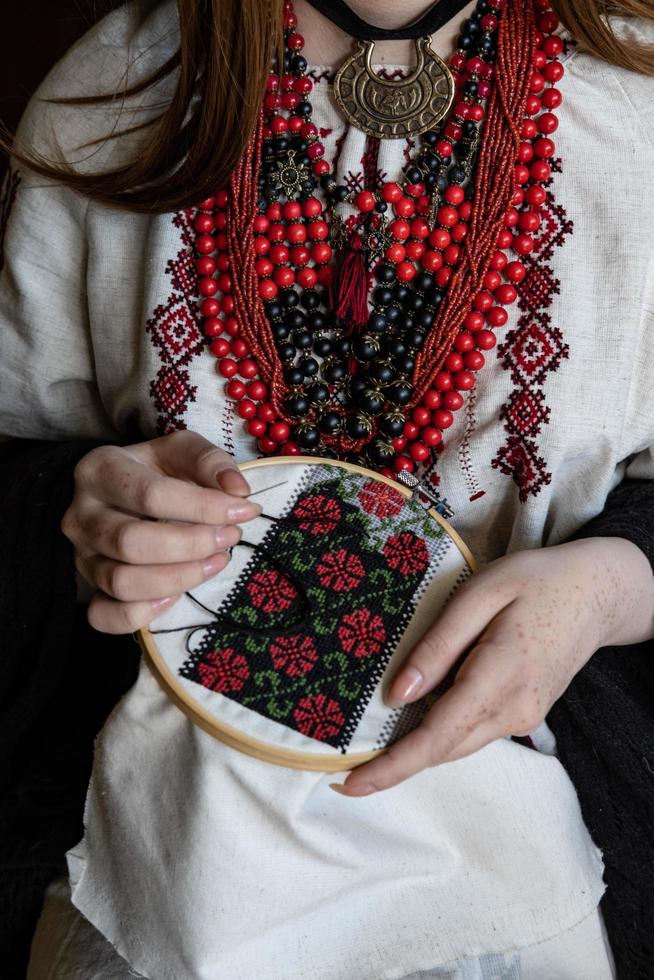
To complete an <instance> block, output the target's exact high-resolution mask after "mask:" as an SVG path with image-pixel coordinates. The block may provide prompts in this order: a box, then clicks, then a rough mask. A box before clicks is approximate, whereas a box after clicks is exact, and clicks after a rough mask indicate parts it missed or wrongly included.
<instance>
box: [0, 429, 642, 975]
mask: <svg viewBox="0 0 654 980" xmlns="http://www.w3.org/2000/svg"><path fill="white" fill-rule="evenodd" d="M92 445H93V444H91V443H82V442H79V443H77V442H76V443H60V444H50V443H35V442H25V441H17V442H15V443H10V444H5V445H0V504H1V507H0V515H1V516H0V520H1V528H0V530H1V532H2V537H1V538H0V542H1V550H0V636H1V637H2V638H3V639H2V641H0V642H2V654H1V656H0V962H1V963H2V964H3V976H6V977H8V978H10V980H13V978H16V980H19V978H21V980H22V978H23V977H24V976H25V965H26V962H27V957H28V953H29V944H30V940H31V936H32V932H33V930H34V926H35V924H36V919H37V917H38V914H39V911H40V907H41V903H42V898H43V892H44V889H45V887H46V885H47V884H48V882H49V881H50V880H51V879H52V878H53V877H55V876H56V875H57V874H59V873H60V872H61V871H62V870H63V869H64V854H65V852H66V850H67V849H68V848H70V847H72V846H73V845H74V844H75V843H76V842H77V841H78V840H79V838H80V837H81V834H82V813H83V803H84V796H85V792H86V787H87V783H88V779H89V775H90V768H91V760H92V750H93V739H94V736H95V734H96V733H97V731H98V730H99V729H100V728H101V727H102V724H103V722H104V720H105V718H106V716H107V714H108V712H109V711H110V710H111V708H112V706H113V705H114V704H115V703H116V702H117V701H118V699H119V698H120V697H121V695H122V694H123V693H124V692H125V691H126V690H128V689H129V687H130V686H131V685H132V684H133V682H134V680H135V677H136V670H137V664H138V648H137V646H136V644H135V642H134V640H133V639H132V638H130V637H127V638H125V637H109V636H103V635H102V634H98V633H95V632H94V631H92V630H91V629H90V627H89V626H88V624H87V623H86V619H85V615H84V610H83V609H80V608H79V607H78V606H77V604H76V603H75V586H74V567H73V562H72V549H71V547H70V545H69V544H68V542H67V541H66V540H65V538H64V537H63V535H62V534H61V532H60V530H59V523H60V521H61V517H62V516H63V513H64V511H65V509H66V507H67V506H68V503H69V502H70V499H71V497H72V489H73V479H72V473H73V469H74V466H75V464H76V463H77V461H78V459H79V458H81V456H82V455H84V454H85V453H86V452H87V451H88V450H89V449H90V448H92ZM584 536H585V537H593V536H613V537H616V536H617V537H625V538H628V539H629V540H631V541H633V542H634V543H635V544H636V545H637V546H638V547H639V548H641V550H642V551H643V552H644V553H645V554H646V555H647V557H648V558H649V560H650V562H653V563H654V483H650V482H648V481H635V480H631V481H625V482H624V483H623V484H622V485H621V486H620V487H618V488H617V489H616V490H615V491H614V492H613V493H612V494H611V495H610V496H609V498H608V500H607V503H606V507H605V510H604V511H603V513H602V514H601V515H599V516H598V517H597V518H596V519H595V520H593V521H591V522H590V523H589V524H588V525H586V526H585V527H584V528H583V529H582V531H581V532H580V533H579V534H578V535H576V537H584ZM653 647H654V644H652V643H648V644H641V645H638V646H633V647H618V648H615V649H605V650H600V651H598V653H596V654H595V656H594V657H593V659H592V660H591V661H590V663H589V664H588V665H587V666H586V667H585V668H584V669H583V670H582V671H581V673H580V674H579V675H578V676H577V677H576V678H575V680H574V681H573V683H572V684H571V685H570V688H569V689H568V691H567V692H566V694H565V695H564V697H563V698H562V699H561V700H560V701H559V702H558V703H557V704H556V705H555V707H554V708H553V709H552V712H551V713H550V715H549V717H548V721H549V723H550V725H551V726H552V728H553V730H554V732H555V734H556V737H557V740H558V745H559V754H560V757H561V760H562V762H563V764H564V765H565V766H566V768H567V770H568V772H569V773H570V776H571V778H572V780H573V782H574V783H575V785H576V787H577V791H578V793H579V797H580V800H581V806H582V810H583V813H584V818H585V820H586V822H587V824H588V826H589V828H590V830H591V833H592V834H593V837H594V839H595V841H596V842H597V844H598V845H599V846H600V847H601V848H602V849H603V851H604V858H605V861H606V869H607V870H606V878H607V883H608V890H607V894H606V896H605V898H604V900H603V912H604V916H605V919H606V923H607V929H608V932H609V939H610V941H611V945H612V947H613V950H614V954H615V957H616V963H617V967H618V976H619V978H620V980H651V978H653V977H654V948H653V946H654V944H653V937H654V916H653V907H654V901H653V898H654V843H653V839H652V838H653V835H652V827H653V826H654V649H653Z"/></svg>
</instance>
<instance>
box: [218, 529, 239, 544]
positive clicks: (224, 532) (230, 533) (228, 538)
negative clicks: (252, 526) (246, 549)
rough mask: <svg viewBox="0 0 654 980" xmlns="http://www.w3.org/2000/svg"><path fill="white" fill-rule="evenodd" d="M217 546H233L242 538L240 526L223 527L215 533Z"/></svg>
mask: <svg viewBox="0 0 654 980" xmlns="http://www.w3.org/2000/svg"><path fill="white" fill-rule="evenodd" d="M214 540H215V542H216V547H217V548H220V549H223V548H233V547H234V545H235V544H238V542H239V541H240V540H241V530H240V528H238V527H221V528H218V529H217V530H216V531H215V533H214Z"/></svg>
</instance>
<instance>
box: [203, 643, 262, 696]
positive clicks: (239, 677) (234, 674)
mask: <svg viewBox="0 0 654 980" xmlns="http://www.w3.org/2000/svg"><path fill="white" fill-rule="evenodd" d="M198 674H199V675H200V682H201V684H202V685H203V686H204V687H208V688H209V690H210V691H217V692H218V693H219V694H228V693H230V692H232V691H240V690H241V688H242V687H243V686H244V685H245V682H246V681H247V679H248V677H249V676H250V668H249V666H248V662H247V660H246V659H245V657H244V656H242V654H240V653H236V651H235V650H232V649H231V647H224V648H223V649H222V650H212V651H211V653H208V654H207V655H206V657H205V658H204V659H203V660H202V661H201V662H200V663H199V664H198Z"/></svg>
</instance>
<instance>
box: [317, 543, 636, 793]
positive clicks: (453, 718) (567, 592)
mask: <svg viewBox="0 0 654 980" xmlns="http://www.w3.org/2000/svg"><path fill="white" fill-rule="evenodd" d="M653 627H654V579H653V578H652V570H651V567H650V564H649V562H648V561H647V559H646V557H645V555H644V554H643V553H642V552H641V551H640V549H639V548H637V547H636V545H634V544H632V543H631V542H630V541H627V540H626V539H623V538H588V539H586V540H581V541H575V542H571V543H568V544H563V545H558V546H556V547H552V548H543V549H539V550H535V551H523V552H517V553H515V554H512V555H508V556H507V557H505V558H500V559H498V560H497V561H495V562H493V563H492V564H490V565H488V566H486V567H485V568H484V569H483V571H480V572H478V573H477V574H476V575H473V576H472V577H471V578H470V579H469V580H468V582H467V583H466V584H465V585H464V586H463V587H462V588H461V589H460V590H459V591H458V592H457V593H456V594H455V595H454V597H453V598H452V599H451V600H450V602H449V603H448V605H447V606H446V608H445V609H444V611H443V613H442V614H441V616H440V618H439V619H438V620H437V621H436V622H435V623H434V625H433V626H432V627H431V628H430V629H429V630H428V631H427V633H426V634H425V635H424V637H423V638H422V640H421V641H420V642H419V643H418V645H417V646H416V647H415V648H414V650H413V651H412V653H411V654H410V655H409V657H408V659H407V660H406V661H405V663H404V664H403V666H402V668H401V669H400V671H399V673H398V674H397V676H396V677H395V679H394V681H393V683H392V684H391V686H390V689H389V692H388V694H387V701H388V703H389V704H406V703H408V702H411V701H416V700H418V699H419V698H420V697H422V696H423V695H424V694H426V693H427V692H428V691H431V690H432V689H433V688H435V687H436V686H437V685H438V684H440V683H441V682H442V681H443V679H444V678H445V677H446V675H447V674H448V672H449V671H450V670H451V669H452V667H453V666H454V665H455V664H456V663H457V661H459V659H460V658H461V657H462V656H463V655H464V654H466V652H467V651H469V652H468V653H467V656H465V659H464V660H463V662H462V664H461V666H460V667H459V669H458V671H457V673H456V675H455V679H454V683H453V685H452V687H451V688H450V689H449V690H448V691H447V692H446V693H445V694H444V695H443V696H442V697H441V698H439V700H438V701H437V702H436V704H434V706H433V707H432V708H431V709H430V711H429V712H428V713H427V715H426V716H425V718H424V720H423V722H422V724H421V725H420V726H419V727H418V728H417V729H416V730H415V731H413V732H411V734H409V735H407V736H405V738H403V739H401V740H400V741H399V742H397V743H396V744H395V745H393V746H392V747H391V748H390V749H389V750H388V752H386V753H384V754H383V755H380V756H378V757H377V758H376V759H374V760H373V761H372V762H368V763H366V764H365V765H363V766H360V767H359V768H358V769H356V770H355V771H354V772H352V773H351V774H350V776H348V778H347V780H346V782H345V783H344V784H343V785H342V786H337V787H335V788H336V789H337V790H338V791H339V792H341V793H345V794H346V795H348V796H367V795H368V794H370V793H374V792H376V791H377V790H382V789H388V788H389V787H391V786H395V785H396V784H397V783H399V782H401V781H402V780H403V779H406V778H407V777H408V776H412V775H414V774H415V773H417V772H420V770H421V769H424V768H426V767H427V766H435V765H439V764H440V763H443V762H451V761H453V760H454V759H460V758H461V757H462V756H466V755H470V754H471V753H472V752H476V751H477V750H478V749H480V748H482V747H483V746H484V745H487V744H488V743H489V742H492V741H494V740H495V739H498V738H502V737H505V736H509V735H528V734H529V733H530V732H532V731H534V729H535V728H537V727H538V725H539V724H540V722H541V721H543V719H544V718H545V716H546V715H547V713H548V711H549V710H550V708H551V707H552V705H553V704H554V702H555V701H556V700H557V699H558V698H559V697H560V696H561V695H562V694H563V692H564V691H565V689H566V688H567V687H568V685H569V683H570V681H571V680H572V678H573V677H574V675H575V674H576V673H577V672H578V671H579V670H581V668H582V667H583V666H584V664H585V663H586V661H587V660H589V659H590V657H591V656H592V655H593V653H594V652H595V651H596V650H597V649H599V648H600V647H602V646H606V645H608V644H628V643H637V642H640V641H641V640H645V639H647V638H648V637H649V636H652V635H654V629H653Z"/></svg>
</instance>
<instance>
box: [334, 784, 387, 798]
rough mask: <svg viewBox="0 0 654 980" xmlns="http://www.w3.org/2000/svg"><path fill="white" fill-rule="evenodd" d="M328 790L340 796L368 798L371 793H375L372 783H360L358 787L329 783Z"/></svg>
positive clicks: (375, 789) (375, 788)
mask: <svg viewBox="0 0 654 980" xmlns="http://www.w3.org/2000/svg"><path fill="white" fill-rule="evenodd" d="M329 788H330V789H333V790H334V792H335V793H340V795H341V796H370V794H371V793H376V792H377V787H376V786H373V785H372V783H361V784H360V785H359V786H350V785H349V784H348V785H347V786H346V785H345V784H341V783H330V784H329Z"/></svg>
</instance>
